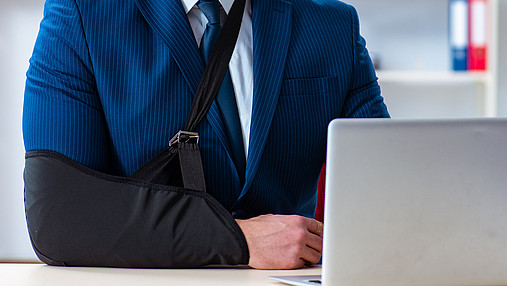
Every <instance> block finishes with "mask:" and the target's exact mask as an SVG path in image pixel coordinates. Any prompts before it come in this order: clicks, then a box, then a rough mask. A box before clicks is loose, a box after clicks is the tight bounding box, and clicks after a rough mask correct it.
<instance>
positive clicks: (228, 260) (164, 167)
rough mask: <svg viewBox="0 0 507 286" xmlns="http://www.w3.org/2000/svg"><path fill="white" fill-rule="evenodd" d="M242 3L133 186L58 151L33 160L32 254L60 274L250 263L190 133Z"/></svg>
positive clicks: (232, 40) (217, 80)
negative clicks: (180, 117)
mask: <svg viewBox="0 0 507 286" xmlns="http://www.w3.org/2000/svg"><path fill="white" fill-rule="evenodd" d="M244 6H245V0H236V1H234V4H233V6H232V8H231V11H230V13H229V15H228V17H227V20H226V23H225V25H224V28H223V30H222V32H221V33H220V36H219V38H218V40H217V43H216V45H215V47H214V49H213V51H212V54H211V56H210V59H209V62H208V64H207V66H206V68H205V71H204V74H203V76H202V78H201V81H200V83H199V86H198V89H197V92H196V95H195V97H194V99H193V102H192V107H191V111H190V113H189V115H188V119H187V122H186V125H185V128H184V130H183V131H180V132H178V134H176V135H175V137H174V138H173V139H171V141H170V144H169V147H167V148H166V149H164V150H163V151H162V152H160V153H159V154H157V155H156V156H155V157H154V158H152V159H151V160H150V161H149V162H148V163H146V164H145V165H144V166H142V167H141V168H140V169H139V170H137V171H136V172H135V173H134V174H133V175H132V176H131V177H129V178H125V177H117V176H110V175H107V174H104V173H100V172H97V171H94V170H91V169H89V168H87V167H85V166H83V165H81V164H79V163H77V162H75V161H73V160H71V159H70V158H68V157H66V156H64V155H62V154H60V153H57V152H54V151H46V150H39V151H29V152H27V154H26V161H25V171H24V180H25V210H26V219H27V224H28V230H29V234H30V239H31V242H32V246H33V248H34V250H35V252H36V254H37V256H38V257H39V259H41V260H42V261H43V262H45V263H47V264H49V265H59V266H109V267H149V268H169V267H170V268H183V267H195V266H203V265H209V264H230V265H234V264H247V263H248V259H249V254H248V247H247V244H246V240H245V238H244V236H243V233H242V232H241V229H240V228H239V226H238V225H237V224H236V222H235V221H234V219H233V217H232V215H231V214H230V213H229V212H228V211H227V210H226V209H225V208H224V207H223V206H222V205H221V204H220V203H219V202H218V201H217V200H215V199H214V198H213V197H211V196H210V195H209V194H208V193H206V186H205V180H204V172H203V167H202V162H201V156H200V151H199V147H198V137H199V135H198V134H197V133H194V132H193V131H194V130H195V128H196V127H197V125H198V124H199V122H200V121H201V120H202V119H203V117H204V116H205V115H206V113H207V112H208V110H209V108H210V106H211V104H212V102H213V100H214V98H215V96H216V94H217V93H218V90H219V88H220V85H221V82H222V80H223V78H224V76H225V73H226V70H227V67H228V63H229V60H230V58H231V55H232V52H233V50H234V47H235V44H236V39H237V36H238V33H239V29H240V26H241V21H242V16H243V11H244Z"/></svg>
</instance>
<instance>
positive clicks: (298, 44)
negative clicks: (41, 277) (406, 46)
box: [23, 0, 388, 217]
mask: <svg viewBox="0 0 507 286" xmlns="http://www.w3.org/2000/svg"><path fill="white" fill-rule="evenodd" d="M252 25H253V33H254V67H253V69H254V102H253V110H252V127H251V136H250V149H249V155H248V161H247V171H246V183H245V185H244V186H241V185H240V182H239V179H238V175H237V173H236V171H235V168H234V166H233V163H232V161H231V159H230V156H229V155H228V153H227V151H226V150H227V148H225V144H227V140H226V137H225V133H224V129H223V123H222V122H221V119H220V116H219V113H218V109H217V106H216V104H213V106H212V108H211V110H210V112H209V113H208V115H207V118H206V120H204V121H203V122H202V123H201V125H200V126H199V130H198V131H199V132H200V134H201V138H202V140H201V150H202V159H203V164H204V169H205V173H206V182H207V185H208V190H209V192H210V193H211V194H212V195H213V196H214V197H215V198H217V199H218V200H219V201H220V202H221V203H222V204H223V205H224V206H225V207H226V208H228V209H229V210H231V211H232V212H234V213H235V214H236V215H237V216H238V217H250V216H254V215H258V214H261V213H297V214H301V215H305V216H312V215H313V213H314V209H315V201H316V196H315V190H316V185H317V180H318V177H319V172H320V169H321V167H322V164H323V162H324V157H325V154H324V153H325V142H326V128H327V124H328V122H329V121H330V120H331V119H333V118H336V117H385V116H388V113H387V110H386V107H385V105H384V104H383V100H382V98H381V96H380V88H379V87H378V84H377V82H376V76H375V72H374V70H373V67H372V65H371V61H370V58H369V56H368V53H367V51H366V49H365V47H364V45H365V43H364V40H363V39H362V38H361V37H360V36H359V23H358V19H357V15H356V12H355V10H354V9H353V8H352V7H350V6H348V5H345V4H343V3H341V2H339V1H335V0H298V1H294V0H292V1H286V0H255V1H252ZM203 68H204V67H203V63H202V60H201V58H200V56H199V51H198V48H197V45H196V43H195V40H194V38H193V34H192V32H191V29H190V26H189V24H188V20H187V18H186V16H185V14H184V12H183V8H182V6H181V3H180V1H179V0H137V1H133V0H109V1H87V0H47V2H46V4H45V16H44V19H43V21H42V23H41V29H40V32H39V36H38V39H37V42H36V45H35V48H34V52H33V56H32V58H31V60H30V68H29V70H28V73H27V83H26V91H25V102H24V104H25V106H24V114H23V133H24V139H25V148H26V150H40V149H50V150H54V151H57V152H60V153H62V154H64V155H66V156H68V157H70V158H72V159H74V160H77V161H78V162H80V163H82V164H84V165H87V166H89V167H91V168H94V169H96V170H99V171H103V172H107V173H112V174H117V175H123V176H127V175H129V174H131V173H133V172H134V171H135V170H136V169H137V168H139V167H140V166H141V165H142V164H144V163H145V162H146V161H147V160H148V159H149V158H151V157H152V156H153V155H155V154H156V153H157V152H158V151H160V150H162V149H163V148H164V147H165V146H166V144H167V141H168V140H169V139H170V138H171V137H172V136H173V135H174V133H175V132H176V131H177V130H179V129H180V128H182V127H183V125H184V123H185V120H186V117H187V114H188V111H189V108H190V103H191V100H192V96H193V94H194V92H195V89H196V87H197V85H198V82H199V79H200V75H201V74H202V71H203Z"/></svg>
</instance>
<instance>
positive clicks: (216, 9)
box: [197, 0, 220, 25]
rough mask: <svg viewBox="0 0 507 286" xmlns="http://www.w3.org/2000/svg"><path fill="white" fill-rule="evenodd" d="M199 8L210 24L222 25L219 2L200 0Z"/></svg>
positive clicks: (216, 0)
mask: <svg viewBox="0 0 507 286" xmlns="http://www.w3.org/2000/svg"><path fill="white" fill-rule="evenodd" d="M197 7H199V9H201V12H202V13H203V14H204V16H206V18H207V19H208V22H209V24H211V25H213V24H220V3H219V2H218V0H199V2H198V3H197Z"/></svg>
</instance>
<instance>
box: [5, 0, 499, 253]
mask: <svg viewBox="0 0 507 286" xmlns="http://www.w3.org/2000/svg"><path fill="white" fill-rule="evenodd" d="M497 1H498V11H497V13H498V14H499V15H507V0H497ZM346 2H349V3H351V4H353V5H354V6H356V8H357V9H358V11H359V14H360V19H361V25H362V28H361V29H362V33H363V35H364V37H365V38H366V40H367V43H368V44H367V45H368V48H369V50H370V52H371V53H372V55H373V56H374V58H375V60H376V61H378V62H379V65H380V68H379V70H378V71H379V78H380V83H381V86H382V92H383V95H384V97H385V99H386V102H387V104H388V107H389V110H390V112H391V114H392V116H393V117H395V118H437V117H476V116H482V115H483V114H482V110H483V109H482V107H483V99H484V83H483V82H481V80H480V79H479V80H477V79H475V78H473V77H472V78H469V77H467V76H464V77H463V76H458V77H455V76H454V75H448V73H447V71H449V70H450V53H449V45H448V40H447V39H448V32H447V29H448V28H447V26H448V0H414V1H403V0H377V1H369V0H349V1H346ZM43 4H44V1H43V0H0V99H1V104H0V158H1V159H0V170H1V171H0V182H1V186H2V188H1V189H0V261H30V260H34V259H35V255H34V254H33V251H32V249H31V246H30V242H29V239H28V234H27V230H26V224H25V220H24V209H23V178H22V173H23V165H24V148H23V140H22V135H21V115H22V104H23V92H24V81H25V72H26V70H27V68H28V59H29V57H30V55H31V51H32V48H33V44H34V42H35V38H36V35H37V31H38V26H39V22H40V20H41V18H42V8H43ZM497 26H498V27H499V31H498V33H497V34H498V40H497V41H496V42H495V43H494V44H495V47H496V48H497V49H498V51H499V53H498V57H497V59H496V63H497V67H498V72H495V77H496V80H495V81H494V82H493V84H494V85H495V88H496V89H497V93H496V94H495V97H496V104H495V106H494V109H495V113H496V114H497V115H498V116H507V53H502V51H507V17H498V22H497Z"/></svg>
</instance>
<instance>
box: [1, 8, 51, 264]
mask: <svg viewBox="0 0 507 286" xmlns="http://www.w3.org/2000/svg"><path fill="white" fill-rule="evenodd" d="M42 5H43V2H42V1H40V0H31V1H28V0H25V1H16V0H1V1H0V99H1V104H0V134H1V135H0V136H1V137H0V158H1V159H0V170H1V172H0V182H2V183H1V186H2V188H1V189H0V261H5V260H8V261H13V260H14V261H19V260H33V259H35V256H34V254H33V251H32V249H31V246H30V243H29V239H28V235H27V230H26V223H25V218H24V205H23V177H22V175H23V164H24V148H23V140H22V135H21V114H22V105H23V90H24V82H25V72H26V70H27V68H28V59H29V57H30V55H31V52H32V48H33V45H34V42H35V38H36V35H37V31H38V25H39V22H40V19H41V18H42Z"/></svg>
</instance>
